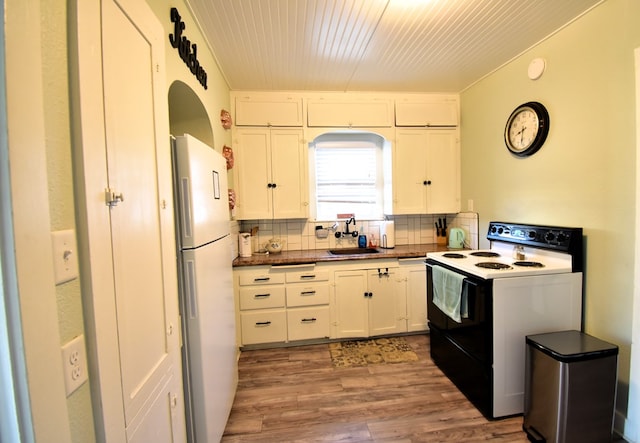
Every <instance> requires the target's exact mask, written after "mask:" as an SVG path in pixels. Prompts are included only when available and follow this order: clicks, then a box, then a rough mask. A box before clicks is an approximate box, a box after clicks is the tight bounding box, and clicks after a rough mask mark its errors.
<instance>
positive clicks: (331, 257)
mask: <svg viewBox="0 0 640 443" xmlns="http://www.w3.org/2000/svg"><path fill="white" fill-rule="evenodd" d="M446 250H447V247H446V245H438V244H435V243H427V244H417V245H402V246H396V247H395V248H392V249H383V248H378V252H377V253H371V254H344V255H342V254H340V255H336V254H332V253H330V252H329V250H328V249H310V250H304V251H283V252H281V253H278V254H257V255H256V254H254V255H252V256H251V257H237V258H236V259H235V260H234V261H233V266H234V267H240V266H259V265H301V264H313V263H320V262H339V261H345V260H372V259H374V260H375V259H396V258H421V257H425V258H426V255H427V252H440V251H446Z"/></svg>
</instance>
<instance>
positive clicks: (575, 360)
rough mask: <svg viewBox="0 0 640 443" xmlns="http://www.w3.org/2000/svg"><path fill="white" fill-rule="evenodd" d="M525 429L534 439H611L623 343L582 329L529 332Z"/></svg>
mask: <svg viewBox="0 0 640 443" xmlns="http://www.w3.org/2000/svg"><path fill="white" fill-rule="evenodd" d="M526 342H527V347H526V348H527V350H526V370H525V377H526V378H525V393H524V403H525V404H524V421H523V425H522V427H523V429H524V431H525V432H526V433H527V436H528V438H529V440H530V441H533V442H557V443H589V442H593V443H602V442H609V441H611V438H612V433H613V414H614V408H615V398H616V381H617V370H618V347H617V346H616V345H613V344H611V343H607V342H605V341H602V340H600V339H597V338H595V337H592V336H590V335H588V334H585V333H582V332H579V331H562V332H551V333H547V334H537V335H529V336H527V337H526Z"/></svg>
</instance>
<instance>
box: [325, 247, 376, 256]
mask: <svg viewBox="0 0 640 443" xmlns="http://www.w3.org/2000/svg"><path fill="white" fill-rule="evenodd" d="M378 252H380V251H378V250H377V249H375V248H343V249H329V253H330V254H333V255H357V254H377V253H378Z"/></svg>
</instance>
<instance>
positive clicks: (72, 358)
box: [62, 335, 88, 397]
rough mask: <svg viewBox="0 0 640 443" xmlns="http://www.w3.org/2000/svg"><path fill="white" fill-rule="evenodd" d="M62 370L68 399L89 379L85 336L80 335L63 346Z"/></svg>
mask: <svg viewBox="0 0 640 443" xmlns="http://www.w3.org/2000/svg"><path fill="white" fill-rule="evenodd" d="M62 370H63V371H64V386H65V388H66V390H67V397H68V396H70V395H71V394H72V393H73V392H74V391H75V390H76V389H78V388H79V387H80V386H81V385H82V384H83V383H84V382H85V381H87V378H88V374H87V355H86V352H85V348H84V335H79V336H77V337H76V338H74V339H73V340H71V341H70V342H68V343H66V344H65V345H64V346H62Z"/></svg>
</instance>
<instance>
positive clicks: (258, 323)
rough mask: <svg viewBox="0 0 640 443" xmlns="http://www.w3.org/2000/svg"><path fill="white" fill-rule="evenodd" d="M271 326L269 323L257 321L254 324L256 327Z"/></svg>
mask: <svg viewBox="0 0 640 443" xmlns="http://www.w3.org/2000/svg"><path fill="white" fill-rule="evenodd" d="M270 324H271V322H270V321H258V322H256V326H269V325H270Z"/></svg>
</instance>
